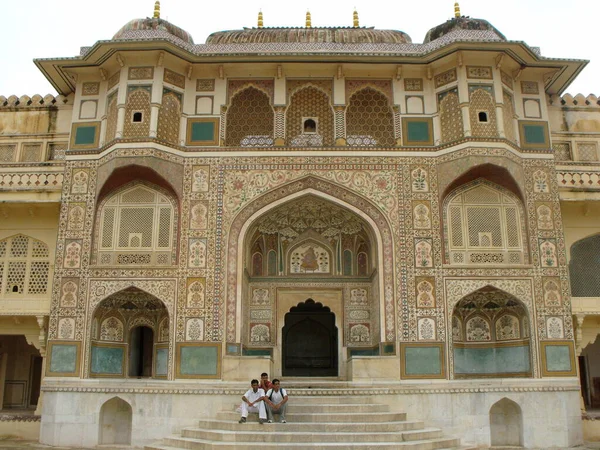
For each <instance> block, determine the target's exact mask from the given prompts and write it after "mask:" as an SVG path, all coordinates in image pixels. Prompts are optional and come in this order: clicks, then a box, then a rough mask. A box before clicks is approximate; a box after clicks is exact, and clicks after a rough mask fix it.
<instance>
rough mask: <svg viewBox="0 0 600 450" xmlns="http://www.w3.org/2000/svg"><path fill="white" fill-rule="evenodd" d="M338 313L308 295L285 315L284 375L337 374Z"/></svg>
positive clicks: (317, 375)
mask: <svg viewBox="0 0 600 450" xmlns="http://www.w3.org/2000/svg"><path fill="white" fill-rule="evenodd" d="M337 333H338V330H337V327H336V326H335V314H334V313H332V312H331V310H330V309H329V308H327V307H326V306H323V305H322V304H321V303H316V302H315V301H314V300H313V299H310V298H309V299H308V300H306V301H305V302H303V303H299V304H298V306H294V307H293V308H291V309H290V311H289V312H288V313H287V314H286V315H285V325H284V327H283V331H282V337H283V348H282V373H283V376H297V377H327V376H337V375H338V355H337V347H338V345H337Z"/></svg>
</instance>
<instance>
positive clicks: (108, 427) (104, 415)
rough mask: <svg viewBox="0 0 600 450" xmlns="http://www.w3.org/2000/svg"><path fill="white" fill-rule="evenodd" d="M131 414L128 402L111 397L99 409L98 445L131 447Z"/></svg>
mask: <svg viewBox="0 0 600 450" xmlns="http://www.w3.org/2000/svg"><path fill="white" fill-rule="evenodd" d="M132 419H133V412H132V408H131V405H130V404H129V402H127V401H125V400H123V399H122V398H121V397H118V396H116V397H113V398H111V399H110V400H107V401H106V402H104V403H103V404H102V406H101V407H100V414H99V421H98V422H99V427H98V444H99V445H111V444H112V445H131V428H132Z"/></svg>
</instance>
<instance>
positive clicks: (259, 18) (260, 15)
mask: <svg viewBox="0 0 600 450" xmlns="http://www.w3.org/2000/svg"><path fill="white" fill-rule="evenodd" d="M262 27H263V14H262V10H260V11H258V28H262Z"/></svg>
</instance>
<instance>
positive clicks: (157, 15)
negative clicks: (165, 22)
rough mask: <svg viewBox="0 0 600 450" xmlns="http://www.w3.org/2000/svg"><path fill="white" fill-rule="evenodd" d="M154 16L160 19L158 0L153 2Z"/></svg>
mask: <svg viewBox="0 0 600 450" xmlns="http://www.w3.org/2000/svg"><path fill="white" fill-rule="evenodd" d="M154 18H155V19H160V2H159V1H158V0H156V2H154Z"/></svg>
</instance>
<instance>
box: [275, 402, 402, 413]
mask: <svg viewBox="0 0 600 450" xmlns="http://www.w3.org/2000/svg"><path fill="white" fill-rule="evenodd" d="M389 410H390V407H389V406H388V405H382V404H378V403H360V404H353V403H337V404H335V403H334V404H311V403H309V402H307V403H299V402H293V403H289V404H288V406H287V408H286V413H287V414H289V413H313V412H314V413H338V412H347V413H357V414H361V413H372V412H388V411H389Z"/></svg>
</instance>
